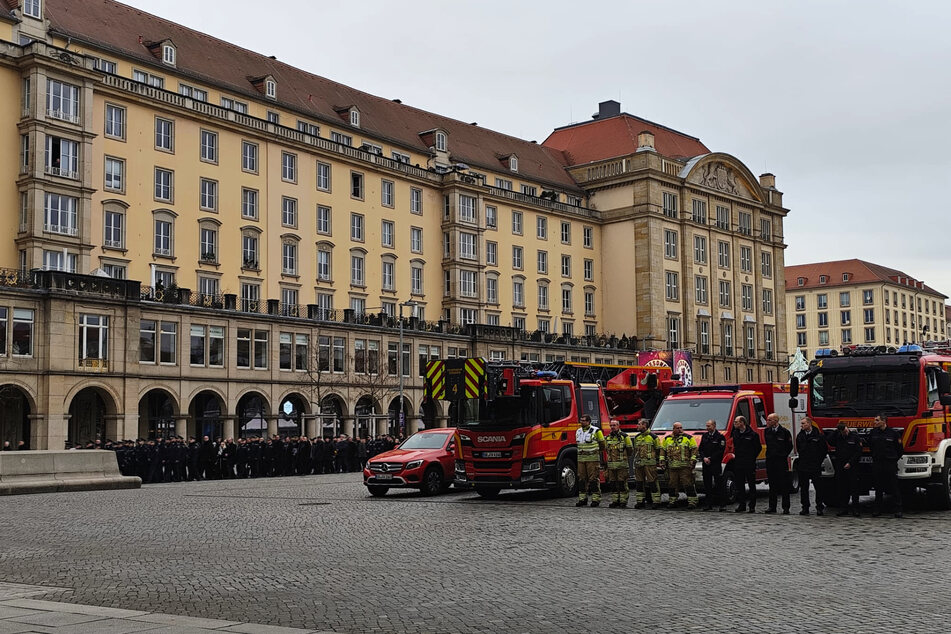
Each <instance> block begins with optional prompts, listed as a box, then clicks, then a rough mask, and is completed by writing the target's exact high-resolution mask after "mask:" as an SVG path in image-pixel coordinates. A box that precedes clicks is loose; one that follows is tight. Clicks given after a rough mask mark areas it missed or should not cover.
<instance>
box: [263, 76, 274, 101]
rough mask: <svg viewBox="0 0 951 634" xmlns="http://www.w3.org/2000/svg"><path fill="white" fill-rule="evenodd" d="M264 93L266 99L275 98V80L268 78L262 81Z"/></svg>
mask: <svg viewBox="0 0 951 634" xmlns="http://www.w3.org/2000/svg"><path fill="white" fill-rule="evenodd" d="M264 95H265V96H266V97H267V98H268V99H277V82H276V81H274V80H273V79H268V80H267V81H265V82H264Z"/></svg>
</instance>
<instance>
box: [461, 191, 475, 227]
mask: <svg viewBox="0 0 951 634" xmlns="http://www.w3.org/2000/svg"><path fill="white" fill-rule="evenodd" d="M475 208H476V199H475V197H474V196H466V195H464V194H460V195H459V220H460V221H461V222H475V219H476V210H475Z"/></svg>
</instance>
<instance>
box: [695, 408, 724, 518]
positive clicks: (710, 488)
mask: <svg viewBox="0 0 951 634" xmlns="http://www.w3.org/2000/svg"><path fill="white" fill-rule="evenodd" d="M725 450H726V437H725V436H724V435H723V434H721V433H720V432H719V430H717V422H716V421H715V420H713V419H712V418H711V419H710V420H708V421H707V431H706V432H705V433H704V434H703V436H701V438H700V448H699V450H698V451H697V456H698V457H699V458H700V464H701V465H702V466H701V468H702V469H703V491H704V496H703V510H704V511H712V510H713V507H714V505H716V506H719V507H720V511H725V510H726V491H725V490H724V489H723V452H724V451H725Z"/></svg>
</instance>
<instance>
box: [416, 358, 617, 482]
mask: <svg viewBox="0 0 951 634" xmlns="http://www.w3.org/2000/svg"><path fill="white" fill-rule="evenodd" d="M426 394H427V397H429V398H435V399H443V400H447V401H449V418H450V425H452V426H454V427H456V429H457V431H456V464H455V485H456V487H457V488H468V489H475V490H476V492H477V493H478V494H479V495H481V496H483V497H495V496H496V495H498V493H499V492H500V491H501V490H502V489H538V488H552V489H555V490H556V491H557V492H558V493H559V494H561V495H574V494H575V493H576V492H577V486H578V481H577V449H576V447H575V430H576V429H577V428H578V426H579V417H580V416H581V415H582V414H587V415H589V416H591V420H592V424H594V425H598V426H601V427H602V429H604V430H605V431H607V430H608V420H609V416H610V414H609V409H608V404H607V402H606V400H605V398H604V391H603V390H602V388H601V386H600V385H598V384H597V383H585V382H580V381H576V380H574V379H573V378H559V377H558V372H556V371H554V370H538V369H533V368H531V367H530V366H527V365H525V364H519V363H514V362H486V361H485V359H482V358H470V359H448V360H445V361H431V362H430V363H429V364H428V365H427V368H426Z"/></svg>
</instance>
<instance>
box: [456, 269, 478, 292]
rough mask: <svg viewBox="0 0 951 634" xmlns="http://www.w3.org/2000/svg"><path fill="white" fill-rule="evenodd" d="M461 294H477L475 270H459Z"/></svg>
mask: <svg viewBox="0 0 951 634" xmlns="http://www.w3.org/2000/svg"><path fill="white" fill-rule="evenodd" d="M459 294H460V295H462V296H463V297H475V296H476V272H475V271H459Z"/></svg>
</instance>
